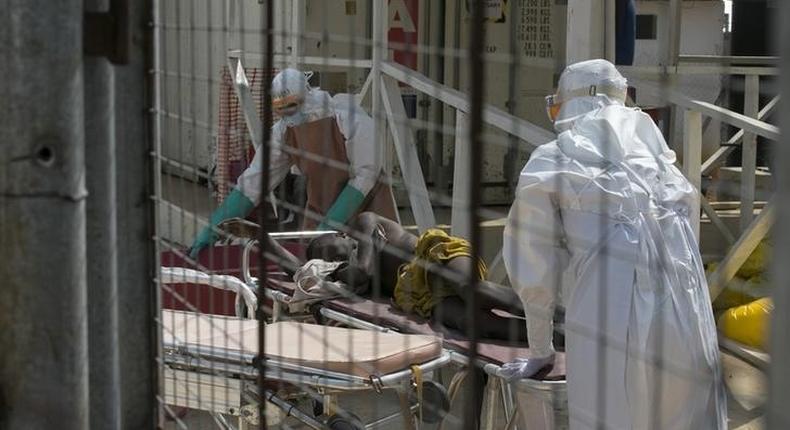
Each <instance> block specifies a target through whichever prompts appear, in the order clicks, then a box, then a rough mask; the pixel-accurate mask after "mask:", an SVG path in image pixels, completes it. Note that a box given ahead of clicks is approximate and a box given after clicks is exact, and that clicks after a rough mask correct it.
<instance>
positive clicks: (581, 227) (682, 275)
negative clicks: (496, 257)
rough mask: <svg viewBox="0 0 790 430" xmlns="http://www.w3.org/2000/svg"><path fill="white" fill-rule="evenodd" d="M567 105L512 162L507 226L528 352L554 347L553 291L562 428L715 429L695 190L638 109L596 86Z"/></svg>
mask: <svg viewBox="0 0 790 430" xmlns="http://www.w3.org/2000/svg"><path fill="white" fill-rule="evenodd" d="M584 99H587V100H584ZM569 104H571V106H567V109H566V107H563V109H564V110H566V111H567V112H573V113H574V115H573V116H572V117H569V116H567V115H566V117H565V121H564V122H560V121H558V124H559V127H558V128H559V130H558V131H561V133H560V134H559V135H558V138H557V140H556V141H553V142H551V143H548V144H545V145H543V146H541V147H539V148H537V149H536V150H535V151H534V152H533V154H532V156H531V158H530V160H529V162H528V163H527V165H526V166H525V167H524V169H523V170H522V172H521V176H520V179H519V184H518V188H517V191H516V198H515V202H514V204H513V206H512V208H511V211H510V214H509V217H508V223H507V225H506V228H505V232H504V251H503V257H504V261H505V265H506V268H507V272H508V274H509V276H510V280H511V283H512V284H513V287H514V288H515V289H516V291H517V293H518V294H519V296H520V297H521V299H522V302H523V303H524V307H525V310H526V315H527V328H528V336H529V343H530V349H531V352H532V354H533V356H535V357H541V356H543V357H545V356H548V355H551V354H552V353H553V352H554V349H553V346H552V343H551V339H552V315H553V312H554V306H555V302H556V298H557V297H562V298H563V299H564V302H565V307H566V313H565V318H566V321H565V329H566V333H565V334H566V360H567V361H566V363H567V377H568V408H569V414H570V421H571V422H570V424H571V429H573V430H578V429H588V428H589V429H592V428H599V425H601V426H602V427H603V428H607V429H608V428H612V429H634V430H641V429H648V428H655V429H662V430H663V429H678V430H681V429H724V428H726V395H725V391H724V386H723V384H722V380H721V369H720V361H719V350H718V345H717V338H716V330H715V325H714V320H713V314H712V311H711V304H710V297H709V293H708V289H707V283H706V280H705V276H704V270H703V266H702V263H701V258H700V254H699V251H698V247H697V242H696V238H695V237H694V234H693V231H692V228H691V225H690V223H689V212H690V208H692V207H695V206H696V205H698V201H697V194H696V190H695V189H694V188H693V187H692V186H691V185H690V183H689V182H688V181H687V180H686V179H685V178H684V177H683V175H682V174H681V172H680V171H679V170H678V169H677V168H676V167H675V166H674V165H673V163H674V162H675V154H674V152H672V151H671V150H670V149H669V148H668V147H667V145H666V143H665V141H664V139H663V136H662V135H661V133H660V131H659V130H658V128H657V127H656V126H655V124H654V123H653V122H652V120H651V119H650V117H649V116H648V115H646V114H644V113H642V112H641V111H639V110H635V109H629V108H626V107H624V106H622V104H620V103H615V102H614V101H612V100H610V99H609V98H608V97H605V96H596V97H584V98H582V100H578V101H576V102H575V101H571V102H569ZM574 104H575V106H574ZM581 105H587V106H588V107H589V106H593V107H594V108H593V109H589V108H587V109H585V108H584V106H581ZM585 110H586V111H587V113H586V114H581V115H579V113H580V112H584V111H585Z"/></svg>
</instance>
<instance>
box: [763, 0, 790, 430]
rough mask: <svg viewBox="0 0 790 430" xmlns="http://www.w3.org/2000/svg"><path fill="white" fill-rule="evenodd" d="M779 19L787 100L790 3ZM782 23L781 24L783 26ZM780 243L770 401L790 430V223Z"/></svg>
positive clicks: (779, 425)
mask: <svg viewBox="0 0 790 430" xmlns="http://www.w3.org/2000/svg"><path fill="white" fill-rule="evenodd" d="M778 11H779V14H778V15H779V16H778V18H777V20H776V21H774V24H775V31H776V36H775V37H777V39H775V41H776V42H777V44H778V46H779V49H780V52H781V54H782V70H783V74H782V77H781V78H780V80H779V82H780V91H781V94H782V95H783V97H784V99H785V100H787V97H789V96H790V73H788V71H790V26H788V25H787V23H788V22H790V2H781V4H780V5H779V6H778ZM780 23H781V24H780ZM779 123H780V124H781V125H782V127H783V128H784V129H785V130H787V129H788V127H790V106H788V104H787V103H784V104H783V105H782V107H781V110H780V119H779ZM783 140H784V141H783V142H782V145H780V147H779V149H778V154H777V155H778V160H777V163H776V165H777V169H776V172H775V174H776V175H777V183H778V184H788V183H790V145H788V143H790V142H788V139H787V137H785V138H784V139H783ZM777 195H778V200H777V212H778V217H779V219H790V187H787V186H786V185H785V186H780V187H778V190H777ZM774 240H775V244H776V248H775V252H776V254H775V255H776V256H777V257H776V258H774V260H773V264H774V267H773V269H774V271H773V274H774V283H773V287H774V289H773V295H774V304H775V306H776V307H775V309H774V314H773V319H772V322H771V337H772V339H771V354H772V357H771V363H773V364H772V366H771V369H770V378H769V380H770V392H769V398H768V414H767V424H768V426H767V427H768V428H769V429H772V430H779V429H786V428H790V408H788V407H787V405H790V366H787V363H789V362H790V341H788V335H787V334H788V333H790V288H787V285H790V265H788V264H787V256H788V255H790V224H788V223H786V222H780V223H779V224H778V225H777V226H776V228H775V232H774Z"/></svg>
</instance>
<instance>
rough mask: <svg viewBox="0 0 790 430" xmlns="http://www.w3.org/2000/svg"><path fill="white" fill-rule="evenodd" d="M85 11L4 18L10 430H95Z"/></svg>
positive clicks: (3, 398)
mask: <svg viewBox="0 0 790 430" xmlns="http://www.w3.org/2000/svg"><path fill="white" fill-rule="evenodd" d="M82 13H83V9H82V1H81V0H64V1H59V2H54V3H53V2H51V1H48V0H8V1H5V2H3V13H2V18H0V58H2V61H0V75H2V76H3V79H2V82H1V83H0V105H2V112H3V113H2V115H0V261H2V263H0V280H1V281H0V284H1V286H0V351H2V352H1V353H0V405H1V406H0V410H2V412H0V428H4V429H6V428H7V429H23V428H25V429H27V428H58V429H75V430H76V429H84V428H87V427H88V333H87V317H86V311H87V309H86V275H85V271H86V269H85V267H86V263H85V198H86V195H87V193H86V191H85V182H84V181H85V179H84V178H85V160H84V150H85V134H84V133H85V128H84V113H83V95H84V93H83V64H82V58H83V55H82V52H83V45H82Z"/></svg>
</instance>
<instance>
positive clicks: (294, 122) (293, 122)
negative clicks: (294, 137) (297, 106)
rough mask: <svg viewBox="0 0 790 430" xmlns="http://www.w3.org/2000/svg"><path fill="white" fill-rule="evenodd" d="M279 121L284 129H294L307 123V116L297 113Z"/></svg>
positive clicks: (300, 112)
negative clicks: (283, 125)
mask: <svg viewBox="0 0 790 430" xmlns="http://www.w3.org/2000/svg"><path fill="white" fill-rule="evenodd" d="M281 121H282V122H283V123H284V124H285V125H286V127H296V126H298V125H302V124H304V123H305V122H307V114H306V113H304V112H302V111H297V112H295V113H293V114H291V115H288V116H284V117H282V120H281Z"/></svg>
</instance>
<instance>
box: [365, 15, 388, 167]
mask: <svg viewBox="0 0 790 430" xmlns="http://www.w3.org/2000/svg"><path fill="white" fill-rule="evenodd" d="M372 19H373V26H372V27H373V35H372V43H373V50H372V61H373V64H372V67H371V70H370V73H371V77H372V79H373V81H372V84H371V90H372V91H371V99H370V100H371V113H372V114H373V135H374V136H375V139H376V141H375V148H376V150H377V151H379V155H380V156H382V155H381V154H382V153H383V151H384V148H386V144H387V134H386V130H385V129H386V118H385V117H384V114H383V112H384V108H383V106H382V100H381V92H382V91H383V88H382V85H381V76H382V74H381V62H382V61H386V60H387V2H383V1H374V2H373V15H372ZM388 167H389V166H388ZM388 173H389V170H388Z"/></svg>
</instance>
